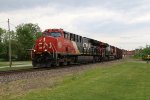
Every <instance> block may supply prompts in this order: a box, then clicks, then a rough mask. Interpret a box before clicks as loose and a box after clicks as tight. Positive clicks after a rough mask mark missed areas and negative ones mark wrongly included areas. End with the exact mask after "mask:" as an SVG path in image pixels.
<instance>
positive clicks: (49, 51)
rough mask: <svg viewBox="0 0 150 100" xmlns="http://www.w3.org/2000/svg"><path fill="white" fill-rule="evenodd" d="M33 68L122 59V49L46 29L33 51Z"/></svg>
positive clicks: (69, 33) (61, 31)
mask: <svg viewBox="0 0 150 100" xmlns="http://www.w3.org/2000/svg"><path fill="white" fill-rule="evenodd" d="M31 59H32V65H33V67H51V66H61V65H69V64H72V63H90V62H91V63H94V62H103V61H110V60H115V59H122V49H120V48H117V47H115V46H112V45H109V44H108V43H104V42H101V41H98V40H95V39H91V38H87V37H83V36H81V35H78V34H74V33H71V32H67V31H64V30H63V29H46V30H45V31H44V32H42V36H41V37H39V38H38V39H37V40H36V42H35V45H34V47H33V49H32V51H31Z"/></svg>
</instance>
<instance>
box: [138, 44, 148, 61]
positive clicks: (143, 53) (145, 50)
mask: <svg viewBox="0 0 150 100" xmlns="http://www.w3.org/2000/svg"><path fill="white" fill-rule="evenodd" d="M147 55H150V46H146V47H145V48H143V49H139V50H138V52H136V54H135V57H137V58H139V57H140V58H143V57H144V56H147Z"/></svg>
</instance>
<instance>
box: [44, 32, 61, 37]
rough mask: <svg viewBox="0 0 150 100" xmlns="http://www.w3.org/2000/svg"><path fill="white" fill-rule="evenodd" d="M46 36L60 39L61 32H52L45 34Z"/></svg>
mask: <svg viewBox="0 0 150 100" xmlns="http://www.w3.org/2000/svg"><path fill="white" fill-rule="evenodd" d="M44 35H45V36H53V37H60V36H61V33H59V32H51V33H49V32H45V34H44Z"/></svg>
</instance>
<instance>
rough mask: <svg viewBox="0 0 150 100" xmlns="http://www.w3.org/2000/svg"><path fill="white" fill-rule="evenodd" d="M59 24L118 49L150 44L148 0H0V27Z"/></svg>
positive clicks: (69, 30)
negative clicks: (8, 25)
mask: <svg viewBox="0 0 150 100" xmlns="http://www.w3.org/2000/svg"><path fill="white" fill-rule="evenodd" d="M8 18H9V19H10V23H11V24H10V26H11V30H15V27H16V26H17V25H19V24H22V23H34V24H38V25H39V26H40V27H41V30H42V31H44V30H45V29H49V28H62V29H64V30H65V31H68V32H72V33H75V34H78V35H81V36H84V37H89V38H93V39H96V40H99V41H102V42H105V43H108V44H110V45H114V46H117V47H119V48H121V49H126V50H133V49H136V48H139V47H145V46H146V44H148V45H150V0H0V27H1V28H5V29H7V19H8Z"/></svg>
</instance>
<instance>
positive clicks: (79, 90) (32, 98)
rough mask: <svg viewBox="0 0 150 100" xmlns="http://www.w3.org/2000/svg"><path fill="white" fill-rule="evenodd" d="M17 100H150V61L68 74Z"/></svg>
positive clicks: (15, 97) (17, 97) (16, 97)
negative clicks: (50, 84) (50, 85)
mask: <svg viewBox="0 0 150 100" xmlns="http://www.w3.org/2000/svg"><path fill="white" fill-rule="evenodd" d="M13 99H14V100H150V64H146V63H143V62H127V61H126V62H123V63H122V64H118V65H113V66H109V67H108V66H107V67H99V68H95V69H91V70H88V71H86V72H83V73H80V74H73V75H71V76H66V77H64V79H63V81H62V82H60V83H59V84H58V85H56V86H53V87H47V88H41V89H34V90H31V91H28V92H26V93H25V94H24V95H21V96H17V95H16V96H14V97H13Z"/></svg>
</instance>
